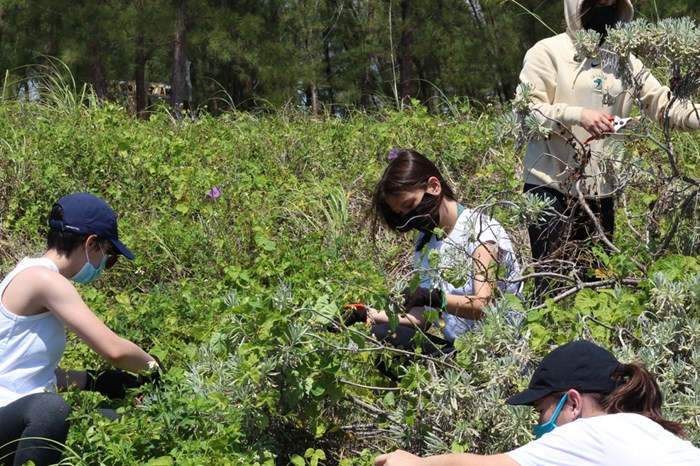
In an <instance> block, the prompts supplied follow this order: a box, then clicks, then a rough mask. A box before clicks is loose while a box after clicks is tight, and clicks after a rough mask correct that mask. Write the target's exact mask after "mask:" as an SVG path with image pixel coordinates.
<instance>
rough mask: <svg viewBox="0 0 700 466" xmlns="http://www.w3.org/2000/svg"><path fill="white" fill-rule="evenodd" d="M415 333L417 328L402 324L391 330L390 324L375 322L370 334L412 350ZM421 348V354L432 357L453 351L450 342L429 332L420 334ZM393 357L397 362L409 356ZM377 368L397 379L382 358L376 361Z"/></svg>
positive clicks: (415, 337)
mask: <svg viewBox="0 0 700 466" xmlns="http://www.w3.org/2000/svg"><path fill="white" fill-rule="evenodd" d="M417 334H418V330H417V329H415V328H413V327H406V326H403V325H399V326H397V327H396V329H395V330H393V331H392V330H391V325H390V324H377V325H374V326H373V327H372V335H374V337H375V338H376V339H377V340H379V341H381V342H383V343H388V344H390V345H392V346H395V347H397V348H401V349H404V350H406V351H414V350H415V349H416V343H417V340H418V338H417ZM421 350H422V354H424V355H426V356H432V357H440V356H443V355H445V354H450V353H453V352H454V351H455V349H454V346H452V343H450V342H449V341H447V340H445V339H442V338H440V337H437V336H435V335H431V334H429V333H426V334H424V335H422V342H421ZM395 359H397V360H398V362H405V361H406V360H407V359H409V357H408V356H403V355H402V356H398V357H397V358H395ZM377 369H379V371H380V372H381V373H382V374H384V375H386V376H387V377H389V378H390V379H392V380H398V375H397V374H396V373H395V372H394V371H392V370H391V368H390V367H389V365H387V364H386V362H385V361H384V360H381V359H380V360H378V361H377Z"/></svg>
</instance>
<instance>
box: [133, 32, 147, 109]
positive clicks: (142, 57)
mask: <svg viewBox="0 0 700 466" xmlns="http://www.w3.org/2000/svg"><path fill="white" fill-rule="evenodd" d="M146 61H147V55H146V44H145V39H144V36H143V34H139V35H138V37H137V38H136V52H135V57H134V84H135V87H136V89H135V94H136V116H137V117H138V118H142V119H143V118H145V117H146Z"/></svg>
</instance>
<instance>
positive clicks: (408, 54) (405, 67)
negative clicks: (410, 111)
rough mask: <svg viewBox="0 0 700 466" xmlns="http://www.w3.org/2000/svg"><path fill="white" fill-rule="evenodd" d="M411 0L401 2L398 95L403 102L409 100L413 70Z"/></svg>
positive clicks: (408, 101)
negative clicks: (401, 26)
mask: <svg viewBox="0 0 700 466" xmlns="http://www.w3.org/2000/svg"><path fill="white" fill-rule="evenodd" d="M412 16H413V0H403V1H402V2H401V19H402V25H403V28H402V31H401V50H400V52H399V53H400V59H399V61H400V76H399V80H400V84H399V97H400V98H401V101H402V102H403V103H404V104H407V103H410V102H411V78H412V76H411V73H412V70H413V18H412Z"/></svg>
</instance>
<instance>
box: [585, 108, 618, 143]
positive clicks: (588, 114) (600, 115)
mask: <svg viewBox="0 0 700 466" xmlns="http://www.w3.org/2000/svg"><path fill="white" fill-rule="evenodd" d="M581 126H582V127H583V129H585V130H586V131H588V132H589V133H591V136H592V137H593V138H594V139H596V138H599V137H600V136H602V135H603V133H614V132H615V126H614V125H613V122H612V117H611V116H610V115H608V114H607V113H605V112H601V111H600V110H594V109H592V108H584V109H583V110H582V111H581Z"/></svg>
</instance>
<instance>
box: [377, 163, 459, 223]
mask: <svg viewBox="0 0 700 466" xmlns="http://www.w3.org/2000/svg"><path fill="white" fill-rule="evenodd" d="M431 176H434V177H435V178H437V179H438V180H439V181H440V186H441V188H442V189H441V194H440V196H441V199H443V198H445V197H446V198H448V199H452V200H456V196H455V193H454V191H453V190H452V188H451V187H450V186H449V185H448V184H447V182H446V181H445V179H444V178H443V176H442V174H441V173H440V170H438V168H437V166H435V164H434V163H433V162H432V161H430V160H429V159H428V158H427V157H425V156H424V155H422V154H420V153H418V152H417V151H414V150H402V151H399V153H398V154H397V155H396V158H395V159H394V160H392V161H391V162H390V163H389V166H387V167H386V169H385V170H384V174H383V175H382V178H381V179H380V180H379V182H378V183H377V188H376V189H375V191H374V196H373V198H372V208H371V212H370V218H371V228H372V233H373V234H374V235H375V236H376V233H377V231H378V229H379V224H380V223H383V224H385V225H387V226H388V227H390V228H391V229H392V230H395V229H396V227H397V226H398V225H395V224H394V223H395V222H393V221H392V220H393V216H392V215H391V209H389V206H388V205H387V203H386V196H387V195H395V194H400V193H405V192H408V191H414V190H417V189H422V190H427V189H428V178H430V177H431Z"/></svg>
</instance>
